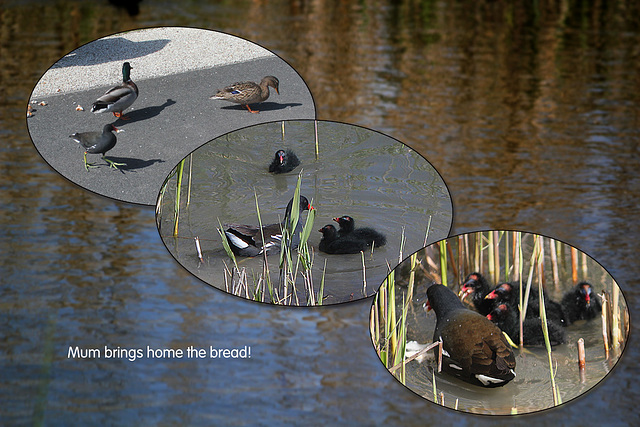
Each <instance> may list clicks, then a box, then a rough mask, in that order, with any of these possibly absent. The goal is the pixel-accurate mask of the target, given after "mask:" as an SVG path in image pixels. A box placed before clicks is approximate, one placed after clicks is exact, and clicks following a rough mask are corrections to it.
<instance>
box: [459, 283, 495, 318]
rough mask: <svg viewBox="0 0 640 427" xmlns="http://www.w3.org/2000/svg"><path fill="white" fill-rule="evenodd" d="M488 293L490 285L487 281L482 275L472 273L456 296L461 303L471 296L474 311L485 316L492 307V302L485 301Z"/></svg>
mask: <svg viewBox="0 0 640 427" xmlns="http://www.w3.org/2000/svg"><path fill="white" fill-rule="evenodd" d="M489 292H491V285H489V282H487V279H485V277H484V276H483V275H482V274H480V273H478V272H473V273H471V274H469V275H468V276H467V278H466V279H464V282H463V283H462V287H461V288H460V293H459V294H458V295H459V296H461V298H460V300H461V301H463V302H464V299H465V298H466V297H467V296H469V295H471V302H472V303H473V306H474V307H475V309H476V310H477V311H478V313H480V314H482V315H483V316H486V315H487V314H489V312H491V310H492V309H493V305H494V303H493V301H491V300H488V299H485V297H486V296H487V295H488V294H489Z"/></svg>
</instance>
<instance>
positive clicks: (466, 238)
mask: <svg viewBox="0 0 640 427" xmlns="http://www.w3.org/2000/svg"><path fill="white" fill-rule="evenodd" d="M464 252H465V267H466V268H468V269H470V267H471V259H470V258H469V256H470V254H469V234H468V233H467V234H465V235H464ZM465 271H466V270H465Z"/></svg>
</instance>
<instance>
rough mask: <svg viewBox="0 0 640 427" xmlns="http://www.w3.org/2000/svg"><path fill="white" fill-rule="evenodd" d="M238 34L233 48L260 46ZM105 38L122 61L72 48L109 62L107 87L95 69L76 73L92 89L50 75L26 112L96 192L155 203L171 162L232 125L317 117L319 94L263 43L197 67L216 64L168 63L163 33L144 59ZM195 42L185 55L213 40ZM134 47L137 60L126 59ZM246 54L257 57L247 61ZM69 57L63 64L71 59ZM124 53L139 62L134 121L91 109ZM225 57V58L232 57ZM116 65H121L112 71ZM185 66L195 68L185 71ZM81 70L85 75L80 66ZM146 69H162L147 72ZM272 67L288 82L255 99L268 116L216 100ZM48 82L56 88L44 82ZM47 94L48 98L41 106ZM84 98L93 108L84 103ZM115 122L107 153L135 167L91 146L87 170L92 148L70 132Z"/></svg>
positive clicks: (46, 147)
mask: <svg viewBox="0 0 640 427" xmlns="http://www.w3.org/2000/svg"><path fill="white" fill-rule="evenodd" d="M163 30H165V29H163ZM189 30H191V29H189ZM198 31H205V32H206V33H214V34H215V35H219V34H221V33H215V32H211V31H206V30H198ZM176 33H177V34H180V33H181V32H180V31H177V32H176ZM124 34H127V33H124ZM193 34H194V33H193V32H192V31H188V32H187V33H185V34H182V35H181V36H180V37H179V38H181V39H185V40H186V42H185V43H188V41H189V38H190V37H191V38H192V36H193ZM223 35H224V36H226V37H225V38H224V40H229V39H228V37H231V36H228V35H226V34H223ZM174 37H175V33H174ZM118 39H121V37H120V38H118ZM232 39H237V40H238V41H239V44H238V45H234V46H231V47H229V49H231V50H233V51H237V50H238V49H240V50H242V49H243V48H244V47H247V46H250V47H253V46H255V45H253V44H252V43H249V42H246V41H244V40H242V39H238V38H235V37H233V38H232ZM103 41H104V39H99V40H97V41H95V42H92V43H98V42H99V43H98V45H99V46H97V47H98V49H97V51H99V52H101V54H102V55H108V54H113V52H117V53H116V54H114V55H115V57H116V59H117V61H111V62H100V60H97V59H96V55H88V54H87V53H86V52H85V53H83V54H82V55H79V54H78V55H76V54H75V53H76V52H77V51H74V55H72V56H76V58H78V57H88V58H90V61H89V62H90V63H91V66H92V67H98V68H99V69H100V70H105V72H106V73H107V75H109V76H110V80H107V81H103V82H102V83H104V84H103V85H102V86H98V85H96V84H95V83H94V82H95V81H96V79H95V78H93V77H92V76H91V75H90V74H91V72H90V68H88V69H82V68H81V67H72V68H73V69H74V71H73V73H74V74H76V77H75V80H78V79H84V80H85V81H89V82H90V83H89V84H87V83H86V82H85V83H83V84H82V85H80V86H79V87H82V88H83V89H81V90H76V89H77V88H78V86H77V85H75V86H74V84H75V83H74V79H69V78H68V76H66V77H65V78H62V77H60V75H58V76H53V77H52V76H51V75H50V74H49V73H48V74H45V76H43V78H42V79H41V81H40V82H39V83H38V85H37V86H36V88H35V89H34V92H33V94H32V97H31V101H30V102H31V105H32V107H33V109H34V111H33V116H32V117H30V118H28V119H27V125H28V128H29V133H30V134H31V139H32V140H33V143H34V145H35V147H36V149H37V150H38V152H39V153H40V155H41V156H42V157H43V158H44V160H45V161H46V162H47V163H49V165H51V167H53V168H54V169H55V170H56V171H57V172H59V173H60V174H61V175H63V176H64V177H65V178H67V179H69V180H70V181H72V182H74V183H76V184H78V185H80V186H81V187H83V188H85V189H87V190H89V191H92V192H95V193H97V194H100V195H104V196H107V197H111V198H114V199H117V200H122V201H126V202H131V203H138V204H145V205H153V204H155V202H156V198H157V196H158V193H159V191H160V188H161V186H162V183H163V182H164V180H165V179H166V178H167V176H168V174H169V173H170V172H171V170H172V169H173V168H174V167H175V166H176V165H177V164H178V162H179V161H180V160H181V159H182V158H184V157H185V156H187V155H188V154H189V153H190V152H191V151H193V150H195V149H196V148H198V147H199V146H201V145H202V144H204V143H206V142H208V141H210V140H212V139H214V138H216V137H218V136H221V135H223V134H225V133H227V132H230V131H233V130H237V129H240V128H243V127H246V126H251V125H255V124H259V123H265V122H271V121H280V120H295V119H313V118H315V105H314V102H313V98H312V96H311V93H310V91H309V89H308V87H307V86H306V84H305V83H304V81H303V80H302V78H301V77H300V75H299V74H298V73H297V72H296V71H295V70H294V69H293V68H292V67H291V66H289V65H288V64H287V63H286V62H285V61H284V60H283V59H281V58H279V57H277V56H276V55H273V54H271V55H268V54H267V55H266V56H265V55H264V54H263V53H262V52H263V51H264V50H263V51H261V50H260V49H262V48H259V47H258V48H257V49H256V53H251V52H250V51H248V53H246V55H243V54H242V52H240V56H238V55H235V56H230V58H229V59H228V60H229V61H231V62H232V63H230V64H227V65H215V66H209V67H208V68H198V69H195V70H194V69H193V68H196V67H201V66H203V65H205V66H206V65H211V63H206V62H205V63H203V62H202V61H200V62H197V61H195V60H194V61H191V62H197V64H196V65H193V63H190V62H189V61H186V60H185V61H183V62H180V61H177V62H176V63H175V65H172V66H171V67H167V63H166V55H164V56H162V55H158V54H157V52H159V51H161V50H162V49H163V48H166V46H168V44H167V43H166V42H165V41H162V42H159V41H158V40H157V38H156V39H154V40H153V43H152V44H153V47H152V48H150V49H149V50H150V52H152V53H148V52H147V53H146V54H147V55H150V56H152V57H153V56H154V55H156V57H155V58H146V60H145V61H143V60H142V59H140V58H141V56H140V54H139V53H137V52H139V51H136V50H135V49H133V50H132V49H131V46H128V47H129V50H127V48H126V47H125V48H123V49H115V50H107V51H106V53H105V51H104V43H103ZM92 43H89V44H88V45H85V46H84V47H83V48H81V49H85V50H88V52H92V51H96V49H94V47H96V46H93V47H92ZM169 44H170V43H169ZM189 45H191V44H190V43H189ZM145 46H146V45H145ZM191 46H194V49H193V50H192V51H191V52H190V53H189V54H188V55H187V54H183V55H182V56H183V57H189V58H190V57H192V56H194V57H197V56H199V54H200V55H204V54H206V51H208V50H209V49H210V46H203V47H202V48H203V49H205V52H198V49H197V43H196V44H195V45H191ZM146 48H148V46H147V47H146ZM143 50H144V49H143ZM127 51H128V52H129V53H130V54H129V56H130V58H128V57H127ZM153 52H156V53H153ZM267 52H268V51H267ZM236 53H237V52H236ZM67 57H68V56H67ZM67 57H65V58H67ZM244 57H251V58H253V59H250V60H245V61H242V62H238V61H239V60H240V59H241V58H244ZM65 58H63V59H62V60H61V61H59V62H64V61H66V60H68V59H65ZM136 58H138V59H136ZM124 61H129V62H130V63H131V65H132V66H133V70H132V72H131V78H132V80H133V81H134V82H135V83H136V84H137V86H138V88H139V91H140V94H139V96H138V99H137V100H136V101H135V102H134V104H133V105H132V106H131V107H129V108H128V109H127V110H125V112H124V114H125V116H127V117H128V118H129V120H123V119H121V118H120V119H118V118H116V117H114V116H113V115H112V114H111V113H102V114H95V113H91V112H90V109H91V105H92V103H93V102H94V101H95V100H96V99H97V98H98V97H99V96H101V95H102V94H103V93H104V92H105V91H106V90H107V89H109V88H110V87H112V86H114V85H116V84H119V83H120V82H121V81H122V74H121V71H120V70H121V68H122V62H124ZM216 61H217V62H216V63H223V62H225V60H224V58H222V59H216ZM96 64H97V65H96ZM154 64H159V67H160V69H162V70H163V71H162V72H163V73H167V74H164V75H158V74H159V73H158V71H157V70H155V71H154V72H152V73H150V72H149V71H148V70H147V69H148V68H149V67H151V68H153V65H154ZM114 67H115V68H116V71H117V73H114V72H113V68H114ZM185 68H186V69H191V70H190V71H183V72H180V71H181V70H183V69H185ZM54 69H55V70H56V72H58V73H59V72H60V70H64V69H65V66H64V64H63V65H62V66H60V64H58V63H57V65H55V66H54V67H52V69H51V70H54ZM78 70H79V71H80V75H78V74H77V73H78V72H79V71H78ZM83 70H84V71H83ZM82 71H83V72H82ZM62 74H64V73H62ZM83 74H84V77H83ZM145 75H153V77H149V78H139V76H145ZM266 75H274V76H276V77H277V78H278V79H279V80H280V95H278V94H276V93H275V91H274V90H273V89H271V95H270V97H269V99H268V100H267V101H266V102H263V103H261V104H256V108H257V109H258V110H260V113H259V114H251V113H249V112H248V111H247V110H246V108H244V107H242V106H241V105H238V104H233V103H230V102H227V101H222V100H211V99H209V97H210V96H211V95H213V94H214V93H215V92H216V91H217V90H218V89H221V88H223V87H225V86H227V85H229V84H231V83H233V82H237V81H247V80H249V81H254V82H259V81H260V80H261V79H262V77H264V76H266ZM114 76H117V77H114ZM45 77H46V80H45ZM98 81H99V80H98ZM43 86H46V87H47V90H42V88H41V87H43ZM85 87H88V88H85ZM41 102H43V103H45V104H46V105H40V103H41ZM78 105H80V106H82V108H83V109H84V110H83V111H77V110H76V107H77V106H78ZM107 123H112V124H114V125H115V126H116V127H117V128H118V129H120V130H121V132H119V133H117V138H118V142H117V144H116V146H115V147H114V148H113V149H112V150H110V151H109V152H108V153H107V157H108V158H109V159H111V160H113V161H115V162H118V163H125V164H126V166H119V170H115V169H111V168H109V166H108V165H107V164H106V163H105V162H104V161H103V160H102V159H101V158H100V155H99V154H88V155H87V159H88V161H89V162H91V163H95V164H97V165H98V166H99V167H98V168H92V169H89V171H86V170H85V168H84V163H83V159H82V158H83V152H84V150H83V148H82V147H81V146H80V145H79V144H78V143H76V142H75V141H73V140H72V139H71V138H69V135H71V134H73V133H75V132H88V131H100V130H101V129H102V127H103V126H104V125H105V124H107Z"/></svg>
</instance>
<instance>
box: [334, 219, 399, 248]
mask: <svg viewBox="0 0 640 427" xmlns="http://www.w3.org/2000/svg"><path fill="white" fill-rule="evenodd" d="M333 220H334V221H335V222H337V223H338V225H339V226H340V230H338V236H339V237H343V236H346V235H349V236H351V237H353V238H355V239H358V240H364V241H365V242H367V245H368V246H371V245H373V246H374V247H376V248H379V247H380V246H384V245H385V244H386V243H387V238H386V237H385V235H384V234H382V233H380V232H378V231H376V230H374V229H373V228H370V227H361V228H355V226H356V222H355V220H354V219H353V218H351V217H350V216H348V215H343V216H341V217H339V218H333Z"/></svg>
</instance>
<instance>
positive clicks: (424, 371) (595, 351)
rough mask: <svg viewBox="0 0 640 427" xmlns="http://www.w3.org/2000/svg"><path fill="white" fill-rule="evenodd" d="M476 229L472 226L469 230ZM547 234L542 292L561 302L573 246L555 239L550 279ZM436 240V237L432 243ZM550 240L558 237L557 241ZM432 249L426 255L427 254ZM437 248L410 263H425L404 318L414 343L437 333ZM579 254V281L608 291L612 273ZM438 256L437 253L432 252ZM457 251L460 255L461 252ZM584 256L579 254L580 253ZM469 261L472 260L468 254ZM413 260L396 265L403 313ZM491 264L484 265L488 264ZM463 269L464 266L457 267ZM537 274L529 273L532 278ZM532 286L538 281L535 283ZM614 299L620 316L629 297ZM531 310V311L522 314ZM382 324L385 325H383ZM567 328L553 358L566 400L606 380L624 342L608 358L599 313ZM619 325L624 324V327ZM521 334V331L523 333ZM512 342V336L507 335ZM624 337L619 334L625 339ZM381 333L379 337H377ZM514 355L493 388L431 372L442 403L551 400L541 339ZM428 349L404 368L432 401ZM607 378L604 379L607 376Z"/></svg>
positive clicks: (524, 405)
mask: <svg viewBox="0 0 640 427" xmlns="http://www.w3.org/2000/svg"><path fill="white" fill-rule="evenodd" d="M473 234H475V233H473ZM508 234H510V233H506V234H504V235H502V238H501V241H500V245H501V246H500V247H501V249H500V265H502V266H504V265H505V259H504V247H505V245H508V247H511V244H510V243H508V242H506V237H507V235H508ZM469 240H470V242H471V243H470V244H471V245H473V237H469ZM543 240H545V241H546V242H545V243H543V247H545V250H544V251H545V255H544V257H543V260H544V271H545V274H544V276H543V277H544V281H545V283H546V285H545V294H546V295H547V297H548V298H550V299H552V300H554V301H557V302H560V301H562V297H563V295H564V294H565V293H566V292H567V291H569V290H570V289H571V288H573V286H574V285H573V281H572V268H571V266H572V262H571V248H570V247H569V246H568V245H562V244H561V245H556V246H557V249H558V251H557V253H558V264H557V266H558V283H557V284H555V283H554V279H553V274H552V268H551V265H552V262H551V259H550V247H549V242H548V239H543ZM457 241H458V237H457V236H456V237H453V238H451V239H447V242H448V246H449V247H450V248H451V249H452V255H451V256H452V257H454V258H455V259H458V250H459V249H458V248H459V246H458V244H457ZM532 243H533V239H532V238H531V236H530V235H523V236H522V250H523V259H524V264H523V271H525V272H526V271H529V265H530V262H529V259H530V257H531V253H532V251H533V244H532ZM436 245H437V244H436ZM554 245H555V243H554ZM470 252H471V255H470V256H471V259H472V260H473V259H474V255H473V250H471V251H470ZM429 253H430V254H432V255H426V254H429ZM436 254H437V252H436V249H432V248H429V250H428V251H426V252H425V250H420V251H418V254H417V259H418V260H422V261H419V262H420V263H421V264H422V266H423V267H424V268H414V269H413V270H414V271H417V272H420V271H425V273H424V274H417V273H414V274H415V275H414V279H415V288H414V290H413V292H412V294H413V295H414V296H413V297H412V300H411V302H412V303H411V304H410V307H409V311H408V313H409V314H408V316H407V320H406V328H407V338H406V340H407V342H417V343H419V344H423V345H425V344H430V343H432V342H433V341H434V336H433V331H434V329H435V326H436V316H435V313H434V312H432V311H430V312H428V313H425V310H424V302H425V298H424V295H425V291H426V288H427V287H429V286H430V285H431V283H434V282H436V283H437V282H439V281H440V280H439V279H438V275H439V271H440V270H439V268H434V267H428V265H432V264H430V263H429V264H428V263H426V262H424V260H425V258H426V257H427V256H434V255H436ZM583 255H584V254H581V253H578V254H577V259H579V260H580V261H579V265H578V268H577V274H578V281H579V282H582V281H587V282H589V283H591V285H592V286H593V291H594V295H593V298H598V299H600V297H599V296H598V297H596V295H595V293H597V294H601V293H602V291H603V290H604V291H606V292H607V294H608V295H609V296H611V295H612V293H613V289H614V287H617V285H616V284H615V282H614V281H613V279H612V277H611V276H610V275H609V274H608V273H607V271H606V270H604V269H603V268H602V266H600V265H599V264H598V263H597V262H595V261H594V260H593V259H591V258H589V257H583ZM436 256H437V255H436ZM486 257H487V255H486V253H485V257H484V261H483V262H484V263H485V265H486V264H488V262H487V258H486ZM462 258H465V257H464V256H463V257H462ZM583 259H584V261H583ZM472 263H473V261H472ZM410 266H411V261H410V260H406V261H404V262H403V263H401V264H400V265H399V266H398V267H397V268H396V270H395V271H394V277H395V283H396V286H395V289H396V291H395V295H396V296H395V301H396V312H397V313H401V312H402V308H403V304H404V302H405V301H407V300H408V298H409V297H408V293H409V292H410V291H409V289H408V286H407V285H408V283H409V275H408V273H409V271H410V269H409V267H410ZM487 270H488V267H485V271H487ZM448 276H450V277H448V280H449V287H450V288H451V289H452V290H453V291H454V292H456V293H457V292H458V291H459V290H460V286H459V285H458V284H459V283H460V282H461V281H462V280H461V279H459V278H457V277H454V276H453V274H452V272H451V271H450V272H449V274H448ZM462 276H466V274H464V275H462ZM511 279H513V277H512V276H509V277H508V278H507V279H506V280H507V281H511ZM487 280H488V281H489V283H490V284H492V286H493V283H494V282H493V280H491V279H490V278H488V277H487ZM504 280H505V278H504V276H501V278H500V280H499V282H498V283H501V282H502V281H504ZM526 280H527V277H526V276H525V277H523V284H524V285H526ZM536 280H537V279H534V282H535V281H536ZM532 286H534V287H535V286H537V284H535V283H532ZM467 302H468V304H469V306H470V307H471V309H472V310H474V308H473V306H472V304H471V302H470V301H469V299H468V300H467ZM618 306H619V308H620V310H621V312H622V314H621V321H623V322H624V320H623V319H625V315H624V312H625V311H626V309H627V302H626V301H625V300H624V296H622V298H620V300H619V303H618ZM527 315H528V314H527ZM381 329H383V330H384V327H383V326H382V325H381ZM562 329H564V332H565V333H566V336H565V342H564V344H558V345H555V346H554V347H553V349H552V350H553V352H552V359H553V363H554V365H553V368H554V372H556V375H555V384H556V387H557V389H558V390H559V394H560V397H561V400H562V401H563V402H565V403H568V402H570V401H571V400H573V399H576V398H578V397H580V396H581V395H582V394H584V393H588V391H589V390H590V389H592V388H593V387H594V386H596V385H597V384H598V383H600V382H601V381H603V378H606V376H607V375H608V374H609V373H610V372H611V370H612V369H613V368H614V366H615V365H616V363H618V360H619V356H620V353H621V352H622V350H623V349H624V346H625V345H626V344H622V346H621V348H620V349H616V350H615V351H614V349H613V348H611V352H610V357H609V358H607V357H606V354H605V349H604V346H603V339H602V330H603V328H602V320H601V317H600V315H598V316H597V317H596V318H594V319H592V320H590V321H585V320H578V321H576V322H574V323H572V324H570V325H568V326H567V327H565V328H562ZM622 329H624V327H622ZM525 336H526V335H525ZM511 338H512V339H513V340H514V341H515V342H516V343H517V338H516V337H514V336H512V337H511ZM579 338H582V339H583V340H584V348H585V354H586V366H585V370H584V378H582V377H581V374H580V373H579V370H578V364H577V360H578V350H577V342H578V339H579ZM627 338H628V337H625V338H624V341H625V343H627ZM382 342H383V340H381V343H382ZM514 353H515V355H516V367H515V372H516V377H515V379H514V380H513V381H511V382H509V383H508V384H506V385H504V386H503V387H498V388H495V389H486V388H482V387H479V386H475V385H471V384H467V383H465V382H463V381H460V380H457V379H455V378H453V377H451V376H449V375H448V374H446V373H441V374H436V379H435V383H436V388H437V393H438V396H439V395H440V393H443V395H444V400H445V406H447V407H450V408H454V407H457V408H458V410H460V411H464V412H469V413H474V414H495V415H509V414H512V413H518V414H526V413H530V412H537V411H541V410H544V409H547V408H551V407H553V404H554V403H553V396H552V393H551V378H550V374H549V362H548V358H547V353H546V350H545V348H544V345H541V346H530V345H527V346H525V348H524V349H520V348H519V349H516V350H514ZM432 354H433V353H432V352H429V353H428V355H427V356H428V357H427V358H426V360H419V358H417V359H416V360H414V361H411V362H409V363H408V365H407V368H406V383H405V384H406V386H407V387H408V388H409V389H410V390H412V391H413V392H415V393H416V394H418V395H419V396H423V397H425V399H428V400H430V401H433V400H434V399H433V381H434V379H433V371H434V369H435V370H437V363H436V361H435V358H434V357H433V356H432ZM605 381H606V380H605ZM439 399H440V397H439Z"/></svg>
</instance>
